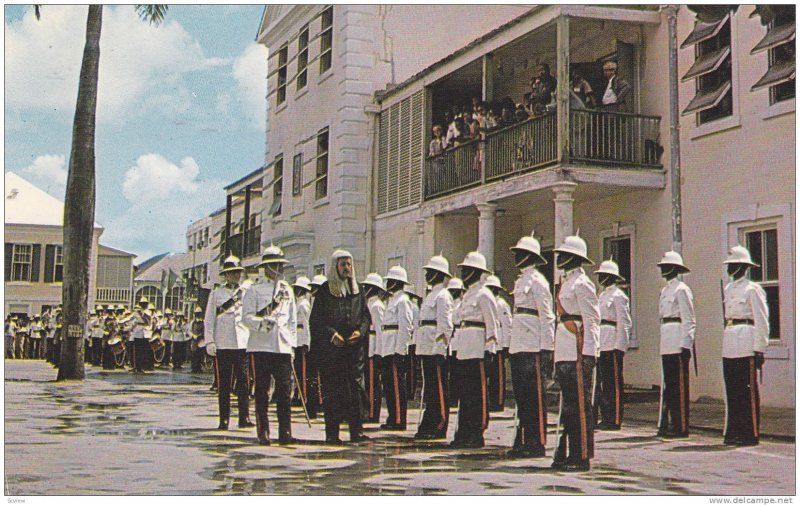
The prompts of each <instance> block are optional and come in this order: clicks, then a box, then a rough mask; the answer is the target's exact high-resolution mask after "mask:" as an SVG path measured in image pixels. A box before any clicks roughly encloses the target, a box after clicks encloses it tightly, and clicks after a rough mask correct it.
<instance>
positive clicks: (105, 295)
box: [95, 288, 131, 304]
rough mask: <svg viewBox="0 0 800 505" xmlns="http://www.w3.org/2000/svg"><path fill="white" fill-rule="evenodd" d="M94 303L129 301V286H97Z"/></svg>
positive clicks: (127, 302) (126, 302)
mask: <svg viewBox="0 0 800 505" xmlns="http://www.w3.org/2000/svg"><path fill="white" fill-rule="evenodd" d="M95 303H100V304H103V303H125V304H129V303H131V290H130V288H97V292H96V294H95Z"/></svg>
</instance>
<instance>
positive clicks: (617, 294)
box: [600, 285, 631, 352]
mask: <svg viewBox="0 0 800 505" xmlns="http://www.w3.org/2000/svg"><path fill="white" fill-rule="evenodd" d="M600 318H601V319H603V320H606V321H614V322H616V323H617V325H616V326H611V325H608V324H601V325H600V350H601V351H613V350H615V349H616V350H619V351H622V352H626V351H627V350H628V343H629V341H630V337H631V312H630V301H629V300H628V295H626V294H625V292H624V291H622V290H621V289H620V288H619V286H617V285H612V286H608V287H607V288H605V289H604V290H603V291H602V292H601V293H600Z"/></svg>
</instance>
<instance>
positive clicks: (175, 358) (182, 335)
mask: <svg viewBox="0 0 800 505" xmlns="http://www.w3.org/2000/svg"><path fill="white" fill-rule="evenodd" d="M187 340H188V336H187V334H186V316H184V315H183V314H182V313H178V314H177V315H176V316H175V321H174V322H173V327H172V369H173V370H181V369H182V368H183V362H184V361H185V360H186V346H187V345H188V344H189V342H188V341H187Z"/></svg>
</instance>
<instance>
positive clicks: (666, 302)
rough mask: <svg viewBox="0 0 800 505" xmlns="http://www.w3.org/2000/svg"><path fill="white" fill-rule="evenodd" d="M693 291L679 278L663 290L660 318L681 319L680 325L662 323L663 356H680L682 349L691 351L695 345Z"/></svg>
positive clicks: (659, 309) (659, 302) (660, 302)
mask: <svg viewBox="0 0 800 505" xmlns="http://www.w3.org/2000/svg"><path fill="white" fill-rule="evenodd" d="M693 298H694V297H693V296H692V290H691V289H689V286H687V285H686V284H684V283H683V282H682V281H680V280H678V278H677V277H676V278H674V279H672V280H671V281H669V282H668V283H667V285H666V286H664V287H663V288H662V289H661V297H660V298H659V300H658V316H659V318H661V319H664V318H679V319H680V320H681V322H680V323H678V322H674V323H661V354H662V355H664V354H680V352H681V348H684V349H691V348H692V344H693V343H694V332H695V326H696V323H695V319H694V305H693V303H692V300H693Z"/></svg>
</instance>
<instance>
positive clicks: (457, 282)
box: [447, 277, 464, 291]
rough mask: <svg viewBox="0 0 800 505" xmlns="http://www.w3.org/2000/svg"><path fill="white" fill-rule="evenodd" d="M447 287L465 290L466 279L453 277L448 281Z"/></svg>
mask: <svg viewBox="0 0 800 505" xmlns="http://www.w3.org/2000/svg"><path fill="white" fill-rule="evenodd" d="M447 289H458V290H459V291H464V281H462V280H461V279H459V278H458V277H453V278H452V279H450V281H449V282H448V283H447Z"/></svg>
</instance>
